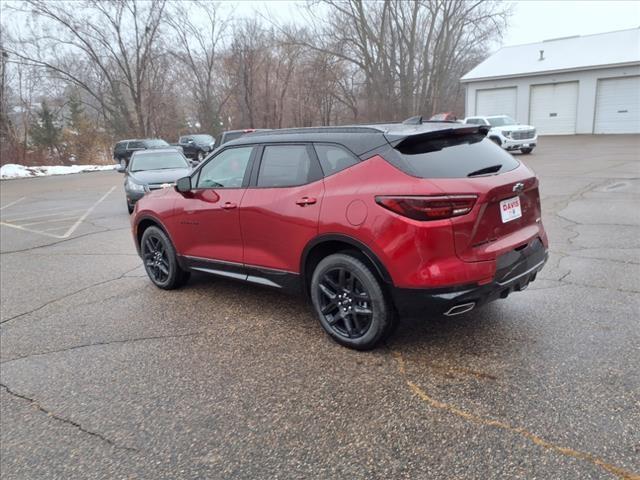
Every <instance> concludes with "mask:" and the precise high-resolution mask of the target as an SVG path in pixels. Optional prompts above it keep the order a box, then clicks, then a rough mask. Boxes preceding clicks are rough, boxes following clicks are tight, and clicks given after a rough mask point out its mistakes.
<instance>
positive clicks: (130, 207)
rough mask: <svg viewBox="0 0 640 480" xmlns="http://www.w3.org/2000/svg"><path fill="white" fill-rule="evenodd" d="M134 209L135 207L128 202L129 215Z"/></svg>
mask: <svg viewBox="0 0 640 480" xmlns="http://www.w3.org/2000/svg"><path fill="white" fill-rule="evenodd" d="M134 208H135V207H134V205H131V204H130V203H129V202H127V210H128V211H129V215H131V214H132V213H133V209H134Z"/></svg>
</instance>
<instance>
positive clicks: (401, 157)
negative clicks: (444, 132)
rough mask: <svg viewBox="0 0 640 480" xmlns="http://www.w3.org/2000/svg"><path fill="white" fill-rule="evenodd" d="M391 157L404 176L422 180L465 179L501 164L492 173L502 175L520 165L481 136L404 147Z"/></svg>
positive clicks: (389, 159) (460, 137)
mask: <svg viewBox="0 0 640 480" xmlns="http://www.w3.org/2000/svg"><path fill="white" fill-rule="evenodd" d="M387 156H388V157H389V158H387V160H388V161H389V162H390V163H391V164H393V165H395V166H396V167H398V168H399V169H400V170H402V171H403V172H404V173H406V174H408V175H411V176H413V177H419V178H465V177H468V176H469V174H471V173H474V172H477V171H479V170H482V169H486V168H489V167H495V166H498V165H499V166H500V168H499V169H497V170H495V171H493V172H492V173H493V174H498V173H504V172H508V171H510V170H513V169H514V168H516V167H517V166H518V165H519V162H518V161H517V160H516V159H515V158H513V157H512V156H511V155H510V154H509V153H507V152H505V151H504V150H503V149H502V148H500V147H499V146H497V145H496V144H495V143H494V142H492V141H491V140H489V139H488V138H486V137H485V136H484V134H481V133H475V134H466V135H455V136H444V137H440V138H434V139H431V140H428V141H424V142H421V143H414V144H411V145H405V146H402V144H401V145H400V147H399V148H397V149H395V150H394V151H393V153H392V154H391V155H387ZM387 156H385V158H386V157H387Z"/></svg>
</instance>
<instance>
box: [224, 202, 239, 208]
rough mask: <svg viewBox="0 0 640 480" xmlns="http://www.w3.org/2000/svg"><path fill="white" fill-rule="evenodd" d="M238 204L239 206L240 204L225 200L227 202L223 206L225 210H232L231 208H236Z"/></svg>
mask: <svg viewBox="0 0 640 480" xmlns="http://www.w3.org/2000/svg"><path fill="white" fill-rule="evenodd" d="M237 206H238V205H236V204H235V203H231V202H225V203H224V204H223V205H222V208H224V209H225V210H231V209H234V208H236V207H237Z"/></svg>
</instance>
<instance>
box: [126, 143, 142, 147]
mask: <svg viewBox="0 0 640 480" xmlns="http://www.w3.org/2000/svg"><path fill="white" fill-rule="evenodd" d="M127 148H144V142H129V145H128V146H127Z"/></svg>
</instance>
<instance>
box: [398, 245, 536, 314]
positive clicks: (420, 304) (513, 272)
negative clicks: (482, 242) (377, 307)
mask: <svg viewBox="0 0 640 480" xmlns="http://www.w3.org/2000/svg"><path fill="white" fill-rule="evenodd" d="M547 259H548V252H547V250H546V248H545V247H544V245H543V244H542V241H541V240H539V239H536V240H535V241H534V242H532V243H531V244H530V245H528V246H527V247H526V248H524V249H522V250H518V251H516V250H512V251H510V252H508V253H505V254H504V255H501V256H500V257H498V258H497V259H496V275H495V277H494V279H493V280H492V281H491V282H490V283H488V284H485V285H477V284H473V285H459V286H453V287H446V288H438V289H411V288H393V290H392V297H393V301H394V303H395V306H396V309H397V310H398V312H399V313H400V314H401V315H406V316H413V315H424V314H427V315H442V314H444V315H458V314H461V313H465V312H467V311H469V310H472V309H475V308H477V307H479V306H481V305H484V304H486V303H488V302H492V301H493V300H497V299H499V298H507V297H508V296H509V295H510V294H511V293H513V292H519V291H521V290H524V289H525V288H527V286H528V285H529V283H531V282H533V281H534V280H535V279H536V276H537V274H538V272H539V271H540V270H542V268H543V267H544V264H545V263H546V262H547Z"/></svg>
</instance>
